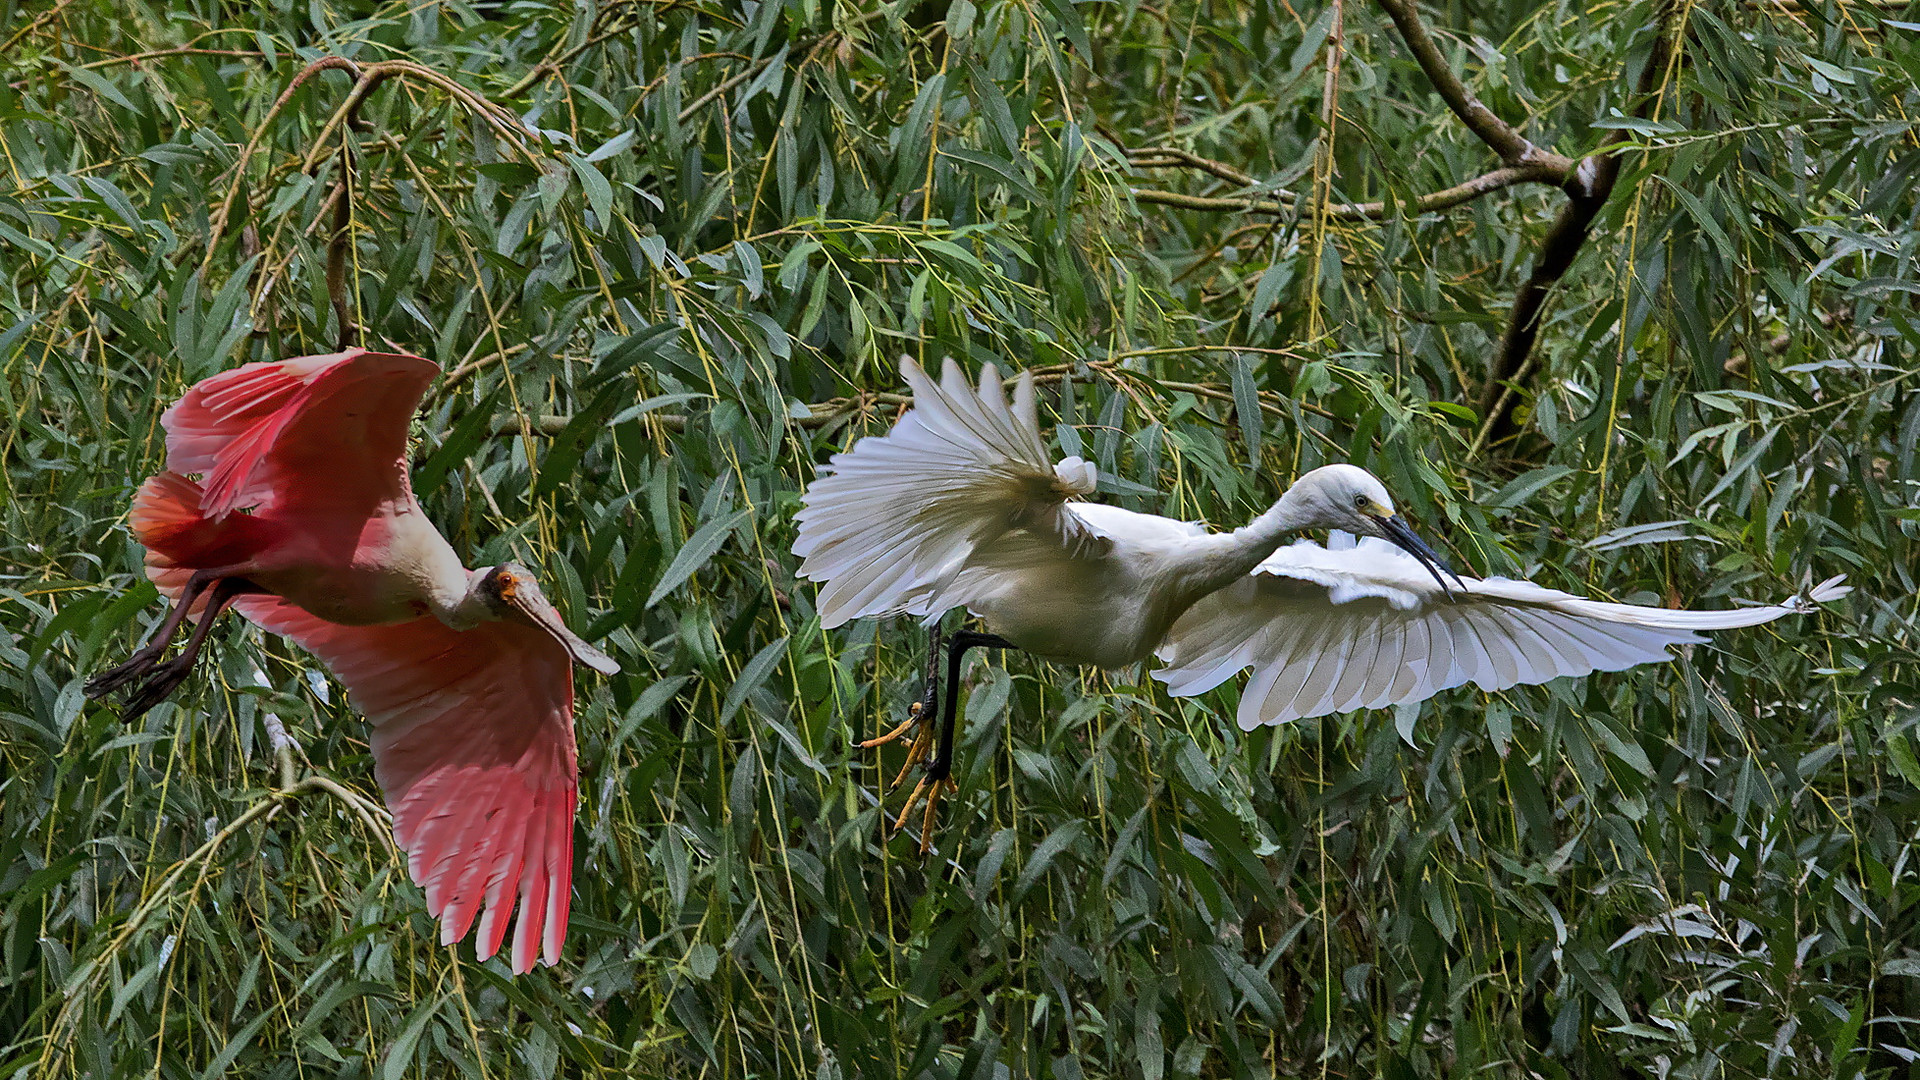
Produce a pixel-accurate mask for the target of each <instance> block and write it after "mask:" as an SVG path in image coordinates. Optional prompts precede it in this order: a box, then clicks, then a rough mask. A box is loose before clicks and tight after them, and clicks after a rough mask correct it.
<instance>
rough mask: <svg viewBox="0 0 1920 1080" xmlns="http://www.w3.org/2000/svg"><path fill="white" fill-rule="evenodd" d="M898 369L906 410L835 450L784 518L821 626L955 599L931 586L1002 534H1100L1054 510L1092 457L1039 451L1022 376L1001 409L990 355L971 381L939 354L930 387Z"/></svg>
mask: <svg viewBox="0 0 1920 1080" xmlns="http://www.w3.org/2000/svg"><path fill="white" fill-rule="evenodd" d="M900 373H901V374H902V375H903V376H905V378H906V380H907V384H908V385H909V386H910V387H912V389H913V408H912V409H911V410H909V411H908V412H907V414H906V415H905V416H903V417H901V418H900V420H899V422H898V423H896V424H894V426H893V430H891V431H889V432H888V433H887V434H885V435H881V436H870V437H868V438H864V439H861V440H860V441H859V442H857V443H855V444H854V446H853V449H851V450H849V451H846V452H845V453H840V454H835V455H834V456H833V458H832V459H831V460H830V461H829V462H828V463H827V464H826V465H825V466H823V467H822V468H821V470H820V475H819V476H818V477H817V478H816V479H815V480H814V482H813V483H812V484H811V485H809V486H808V488H807V492H806V495H805V496H804V497H803V498H802V500H801V501H802V508H801V510H800V512H799V513H798V514H796V515H795V516H794V520H795V521H796V522H797V523H798V524H799V535H798V537H797V538H796V539H795V540H794V543H793V551H794V554H796V555H799V556H801V559H802V561H801V564H800V575H801V576H802V577H806V578H811V579H813V580H815V581H820V582H824V583H825V584H824V585H823V587H822V588H821V590H820V598H819V609H820V621H821V624H822V625H823V626H829V627H833V626H839V625H840V624H842V623H844V622H847V621H849V620H851V619H858V618H864V617H866V616H870V615H888V614H896V613H906V614H912V615H928V614H933V613H936V612H938V611H943V610H945V609H946V608H948V607H952V606H953V605H954V603H956V602H957V601H955V600H952V599H948V598H943V594H944V593H946V592H948V591H949V587H950V586H951V585H952V583H953V582H954V579H955V578H956V577H957V576H958V575H959V574H960V573H961V572H962V571H964V570H965V569H966V568H967V565H968V559H969V557H970V556H971V555H972V554H973V552H974V550H975V549H976V548H977V547H979V546H980V545H982V544H984V543H988V542H991V541H994V540H997V539H1000V538H1002V537H1004V536H1006V535H1007V534H1009V533H1011V532H1013V531H1015V530H1024V531H1026V532H1027V533H1030V534H1034V535H1038V536H1042V537H1046V538H1048V540H1049V542H1050V543H1057V544H1058V545H1059V547H1060V550H1061V551H1062V553H1063V554H1079V553H1083V552H1086V551H1088V550H1089V549H1090V546H1091V545H1099V544H1103V543H1104V541H1103V540H1102V538H1101V537H1100V535H1099V533H1098V531H1097V530H1096V529H1094V528H1093V527H1091V526H1089V525H1088V523H1087V522H1086V521H1084V520H1083V519H1081V518H1080V517H1078V516H1077V515H1075V514H1073V513H1072V512H1070V511H1067V510H1065V507H1066V505H1067V499H1068V498H1069V497H1070V496H1074V495H1085V494H1090V493H1092V491H1093V489H1094V482H1095V472H1094V467H1093V465H1092V463H1091V462H1087V461H1083V460H1081V459H1080V458H1077V457H1075V458H1068V459H1066V460H1065V461H1062V462H1060V463H1059V464H1058V465H1055V464H1053V463H1051V462H1049V461H1048V460H1047V450H1046V444H1045V443H1043V442H1042V441H1041V439H1040V419H1039V410H1038V408H1037V407H1036V405H1035V401H1034V392H1033V375H1032V373H1031V372H1028V373H1024V374H1022V375H1021V377H1020V381H1019V382H1018V383H1017V384H1016V385H1015V386H1014V392H1013V402H1012V404H1011V406H1009V404H1008V402H1007V397H1006V391H1005V389H1004V387H1003V386H1002V385H1001V381H1000V374H999V372H997V371H996V370H994V368H993V365H991V364H989V365H987V366H986V367H984V368H983V369H981V372H980V382H979V385H978V387H977V388H976V387H972V386H969V385H967V379H966V376H965V375H964V374H963V373H962V372H961V370H960V366H959V365H958V364H956V363H954V362H953V361H952V360H948V361H947V362H946V367H945V370H944V371H943V372H942V381H941V382H940V383H937V384H936V383H935V382H934V381H933V379H931V378H930V377H928V375H927V374H926V372H924V371H922V370H921V369H920V366H919V365H918V364H916V363H914V362H913V360H911V359H909V358H902V359H901V361H900Z"/></svg>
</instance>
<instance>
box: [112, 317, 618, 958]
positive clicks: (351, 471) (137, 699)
mask: <svg viewBox="0 0 1920 1080" xmlns="http://www.w3.org/2000/svg"><path fill="white" fill-rule="evenodd" d="M438 372H439V368H438V367H437V366H436V365H435V364H434V363H433V362H432V361H430V360H424V359H421V358H420V357H417V356H405V355H398V354H390V353H376V352H368V351H366V350H363V349H354V350H350V351H348V352H342V353H334V354H331V355H327V356H303V357H300V358H298V359H293V360H282V361H276V362H271V363H256V364H247V365H245V366H242V367H238V368H235V369H233V370H231V371H224V372H221V373H220V374H218V375H215V376H213V377H211V378H208V379H205V380H203V381H202V382H200V383H197V384H195V385H194V386H193V387H192V388H191V389H189V390H188V391H187V393H186V395H185V396H184V397H182V398H181V399H180V400H179V401H178V402H176V403H175V404H174V405H173V407H172V408H170V409H168V410H167V411H166V412H165V413H164V414H162V415H161V418H160V422H161V425H162V426H163V427H164V428H165V429H166V432H167V469H166V471H164V472H161V473H159V474H157V475H155V476H153V477H152V478H150V479H149V480H147V482H146V483H145V484H143V485H141V487H140V490H139V492H138V494H136V495H135V496H134V500H133V512H132V515H131V523H132V526H133V531H134V535H135V536H137V537H138V538H139V540H140V542H141V543H142V544H145V545H146V548H147V559H146V561H147V576H148V577H149V578H151V579H152V580H153V582H154V584H156V585H158V586H159V587H160V590H161V592H163V593H165V594H166V595H168V596H170V597H172V598H173V600H174V604H173V608H172V610H171V612H170V613H169V614H168V615H167V618H166V619H165V621H164V622H162V623H161V625H160V628H159V630H158V631H157V632H156V633H155V634H154V636H153V639H152V640H151V641H149V642H148V643H147V644H146V645H145V646H143V647H142V648H140V649H139V650H138V651H136V652H135V653H134V654H133V656H132V658H131V659H129V660H128V661H127V662H126V663H124V664H121V665H119V666H118V667H115V668H113V669H111V670H109V671H105V672H102V673H101V674H100V675H99V676H97V677H95V678H94V679H93V680H91V681H90V682H89V683H88V684H87V687H86V691H87V694H88V695H89V696H91V697H96V698H97V697H100V696H102V695H104V694H106V693H108V692H110V691H112V690H115V689H117V688H119V687H122V686H131V687H132V689H131V691H130V693H129V697H128V702H127V705H126V710H125V711H126V716H127V718H128V719H131V718H133V717H135V716H138V715H140V714H141V713H143V712H145V711H146V710H148V709H150V708H152V707H153V706H154V705H156V704H158V703H159V702H160V700H161V699H162V698H165V697H166V696H167V695H168V694H169V693H170V692H172V691H173V689H174V688H175V687H177V686H178V685H179V684H180V683H181V681H182V680H184V679H185V678H186V677H187V674H188V673H189V672H190V671H191V670H192V668H193V663H194V658H195V657H196V656H197V655H198V654H199V652H200V649H201V646H202V645H203V644H204V643H205V641H206V637H207V632H208V630H209V629H210V628H211V627H212V625H213V622H214V619H215V618H216V617H218V616H219V614H220V612H221V610H222V609H224V608H225V607H227V606H228V605H229V604H231V605H232V606H233V607H234V608H236V609H237V610H239V611H240V613H241V614H243V615H245V616H246V617H247V618H248V619H251V620H252V621H253V622H255V623H258V624H259V625H260V626H261V627H263V628H264V629H267V630H270V631H272V632H273V633H276V634H281V635H283V636H285V637H288V638H291V639H293V641H295V642H296V643H298V644H299V645H300V646H301V647H302V648H304V649H306V650H307V651H308V652H311V653H313V654H314V655H315V656H318V657H319V658H320V659H321V660H322V661H324V662H325V663H326V665H327V666H328V667H329V668H331V669H332V670H333V673H334V675H335V676H337V677H338V678H339V679H340V681H341V682H342V683H344V684H345V685H346V687H347V690H348V693H349V694H350V695H351V697H352V700H353V703H354V704H355V705H357V706H358V707H359V709H360V711H361V712H363V713H365V714H366V717H367V721H368V723H369V724H371V725H372V727H373V731H372V735H371V738H370V740H369V741H370V743H371V745H372V747H373V755H374V774H375V776H376V777H377V778H378V779H379V781H380V786H381V788H382V789H383V790H384V791H385V793H386V799H387V806H388V808H389V809H391V810H392V811H393V832H394V838H395V840H396V841H398V843H399V845H400V848H401V850H403V851H405V852H406V853H407V866H408V869H409V871H410V872H411V873H412V875H413V880H414V881H415V882H417V883H418V884H419V885H420V886H421V887H422V888H424V889H425V890H426V895H427V908H428V910H429V911H430V912H432V914H433V915H434V916H435V917H437V918H439V919H440V924H441V943H442V944H447V945H451V944H453V943H455V942H457V941H459V940H460V939H461V938H463V937H465V936H466V934H467V930H468V929H469V927H471V926H472V924H473V920H474V916H475V915H476V914H478V915H479V919H480V928H479V935H478V942H477V948H478V953H479V956H480V958H481V959H483V960H484V959H486V958H487V957H490V956H492V955H493V954H494V953H495V952H496V951H498V950H499V948H500V945H501V942H502V940H503V939H504V937H505V936H506V932H507V923H508V919H509V916H510V914H511V913H512V911H513V908H514V904H515V900H516V896H517V899H518V903H519V909H520V914H519V919H518V923H517V925H516V927H515V932H514V938H513V969H514V971H516V972H522V973H524V972H526V971H528V970H529V969H531V968H532V966H533V961H534V957H535V954H536V953H538V954H539V956H540V958H541V959H542V960H544V961H545V962H546V963H548V964H553V963H555V962H557V961H558V960H559V958H560V943H561V940H562V938H563V937H564V936H565V933H566V925H567V906H568V900H569V885H570V883H571V881H572V876H573V810H574V796H575V764H574V744H573V664H574V662H576V661H577V662H579V663H582V664H586V665H587V666H588V667H591V668H593V669H594V670H596V671H600V672H604V673H607V674H612V673H613V672H616V671H618V670H620V668H619V665H618V664H616V663H614V661H613V660H612V659H611V658H610V657H608V656H607V655H606V654H604V653H602V652H601V651H600V650H598V649H596V648H594V647H593V646H592V645H589V644H587V643H586V642H585V641H582V640H581V639H580V638H578V637H576V636H575V635H574V634H573V632H572V631H570V630H568V629H567V627H566V625H565V624H564V623H563V622H561V620H560V614H559V613H558V612H557V611H555V610H554V608H553V605H552V604H550V603H548V602H547V599H546V597H545V596H543V595H542V594H541V592H540V586H539V585H538V584H537V583H536V582H535V581H534V578H533V575H532V574H531V573H529V572H528V571H527V570H526V569H525V568H523V567H521V566H518V565H516V564H514V563H504V564H502V565H499V566H495V567H491V568H488V569H481V570H468V569H466V568H465V567H463V566H462V565H461V564H460V559H459V556H457V555H455V554H454V551H453V548H452V547H451V546H449V545H448V543H447V541H446V539H445V538H444V537H442V536H441V535H440V532H439V530H437V529H435V528H434V527H433V525H432V523H430V522H429V521H427V519H426V516H425V515H424V514H422V513H421V510H420V503H419V502H418V501H417V500H416V499H415V498H414V496H413V488H412V485H411V483H410V482H409V480H408V477H407V455H406V449H407V423H408V420H409V419H410V418H411V417H412V415H413V410H414V408H415V406H416V405H417V403H418V402H419V400H420V395H421V393H422V392H423V391H425V390H426V388H427V385H428V384H429V383H431V382H432V381H433V377H434V375H436V374H437V373H438ZM194 476H199V477H200V479H199V480H195V479H192V477H194ZM195 612H198V622H197V623H195V625H194V628H193V632H192V634H191V635H190V636H189V638H188V640H187V645H186V648H185V650H184V651H183V652H182V653H181V655H180V656H179V657H178V658H176V659H172V660H166V659H163V657H164V656H165V655H166V651H167V645H168V642H169V641H170V640H171V639H172V638H173V636H174V635H175V633H176V632H177V631H178V630H179V629H180V626H181V623H182V622H184V621H185V620H186V619H187V618H189V617H191V616H192V615H193V614H194V613H195Z"/></svg>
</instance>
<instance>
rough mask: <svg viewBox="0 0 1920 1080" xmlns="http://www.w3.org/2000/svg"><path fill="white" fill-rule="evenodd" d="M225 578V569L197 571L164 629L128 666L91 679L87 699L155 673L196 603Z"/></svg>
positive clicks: (183, 587) (102, 694)
mask: <svg viewBox="0 0 1920 1080" xmlns="http://www.w3.org/2000/svg"><path fill="white" fill-rule="evenodd" d="M225 575H226V571H225V570H224V569H222V570H196V571H194V574H193V576H192V577H189V578H188V579H187V583H186V585H184V586H182V587H181V589H180V598H179V599H178V600H175V601H174V602H173V610H172V611H169V612H167V617H166V619H165V620H163V621H162V622H161V623H160V628H159V629H158V630H155V631H154V632H153V637H151V638H149V639H147V643H146V644H145V645H142V646H140V647H139V648H138V649H135V650H134V651H133V655H132V656H129V657H127V659H126V662H125V663H121V664H117V665H115V666H113V667H110V668H108V669H107V670H105V671H103V672H101V673H100V674H98V675H95V676H94V677H93V678H91V679H88V680H87V685H86V687H85V688H84V689H85V691H86V695H87V696H88V697H90V698H96V699H97V698H103V697H106V696H107V695H108V694H111V693H113V692H114V691H115V690H118V689H120V688H121V687H122V686H125V685H126V684H128V683H130V682H132V681H134V680H135V679H138V678H139V677H141V676H142V675H145V674H146V673H147V672H148V671H151V670H152V669H153V666H154V665H155V664H158V663H159V662H160V660H161V658H162V657H164V656H166V655H167V646H168V645H170V644H172V643H173V635H175V634H177V633H179V632H180V624H181V623H182V622H184V621H186V618H187V612H188V610H189V609H191V608H192V607H193V604H194V601H196V600H198V599H199V598H200V594H201V593H202V592H204V591H206V588H207V586H209V585H211V584H213V583H214V582H216V581H219V580H220V579H221V578H222V577H224V576H225Z"/></svg>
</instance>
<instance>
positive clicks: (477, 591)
mask: <svg viewBox="0 0 1920 1080" xmlns="http://www.w3.org/2000/svg"><path fill="white" fill-rule="evenodd" d="M471 573H472V574H473V580H472V583H471V585H470V586H469V588H470V589H471V590H472V593H473V595H474V596H475V597H477V598H479V600H480V602H481V603H482V605H484V606H485V608H486V611H487V614H488V615H489V616H491V617H492V618H494V619H497V620H499V621H502V622H516V623H520V624H521V625H523V626H532V627H535V628H537V629H540V630H545V631H546V632H547V633H549V634H551V635H553V639H554V640H555V641H557V642H559V643H560V646H561V648H564V649H566V650H567V655H568V656H571V657H573V659H574V660H575V661H576V662H577V663H581V664H585V665H586V666H588V667H590V668H592V669H593V670H595V671H598V672H599V673H601V674H602V675H613V674H616V673H617V672H619V670H620V664H619V662H618V661H616V660H614V658H613V657H611V656H608V655H607V654H606V653H603V652H601V651H600V650H599V649H596V648H594V647H593V646H592V645H589V644H587V643H586V641H585V640H583V639H582V638H581V637H580V636H579V635H578V634H575V633H574V632H573V631H572V630H569V629H567V624H566V623H564V622H562V621H561V619H560V612H558V611H556V610H555V609H554V606H553V604H552V603H550V602H548V600H547V596H546V594H545V593H543V592H541V591H540V583H539V582H538V581H535V580H534V577H533V571H531V570H528V569H527V568H526V567H524V566H521V565H520V564H519V563H510V562H508V563H501V564H500V565H499V566H496V567H494V568H493V569H491V570H474V571H471Z"/></svg>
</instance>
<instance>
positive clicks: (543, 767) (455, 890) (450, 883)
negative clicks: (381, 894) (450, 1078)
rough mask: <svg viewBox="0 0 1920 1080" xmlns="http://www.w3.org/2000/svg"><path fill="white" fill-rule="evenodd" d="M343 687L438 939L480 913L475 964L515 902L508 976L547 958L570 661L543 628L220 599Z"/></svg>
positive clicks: (564, 896)
mask: <svg viewBox="0 0 1920 1080" xmlns="http://www.w3.org/2000/svg"><path fill="white" fill-rule="evenodd" d="M234 606H235V607H237V608H238V609H239V610H240V611H241V613H242V614H244V615H246V617H247V618H249V619H251V620H253V621H254V622H256V623H258V624H259V625H260V626H261V627H262V628H264V629H266V630H269V631H271V632H273V633H276V634H281V635H284V636H286V637H288V638H291V639H293V641H295V642H296V643H298V644H299V645H300V646H301V647H302V648H304V649H306V650H307V651H308V652H311V653H313V654H314V655H315V656H318V657H319V658H320V659H321V660H323V661H325V662H326V665H327V667H329V668H331V669H332V670H333V673H334V675H335V676H337V677H338V678H339V680H340V681H341V682H342V683H344V684H346V687H347V691H348V693H349V694H350V695H351V697H352V700H353V705H354V707H355V708H357V709H358V710H359V711H360V712H361V713H363V714H364V715H365V716H366V718H367V722H368V723H369V724H371V725H372V727H373V731H372V735H371V737H370V739H369V741H370V742H371V744H372V746H373V758H374V774H375V776H376V777H377V778H378V779H379V781H380V786H381V788H382V789H383V790H384V791H385V792H386V796H387V806H388V808H389V809H391V810H392V811H393V834H394V839H395V840H396V841H397V842H398V843H399V845H400V848H401V850H402V851H405V852H406V853H407V868H408V870H409V872H411V874H412V875H413V880H414V882H415V883H416V884H418V885H419V886H420V887H421V888H422V889H425V890H426V894H427V910H428V911H429V912H431V913H432V914H433V915H434V916H435V917H436V918H438V919H439V920H440V925H441V933H440V941H441V944H444V945H451V944H453V943H454V942H457V941H459V940H460V939H461V938H463V937H465V936H466V934H467V931H468V929H469V928H470V927H472V925H473V920H474V916H475V915H476V914H478V915H479V917H480V928H479V934H478V939H477V941H476V943H475V944H476V949H477V951H478V953H479V956H480V958H481V959H482V960H484V959H486V958H487V957H489V956H492V955H493V954H494V953H495V952H497V951H498V950H499V948H500V945H501V942H502V941H503V940H504V938H505V936H506V932H507V919H508V916H509V915H510V913H511V912H512V910H513V907H514V903H515V899H516V897H517V898H518V902H519V907H520V917H519V921H518V923H517V925H516V927H515V929H514V935H513V970H514V971H515V972H517V973H524V972H526V971H528V970H531V969H532V967H533V961H534V956H535V953H536V951H537V952H538V954H539V956H540V959H541V960H543V961H544V962H545V963H547V964H554V963H557V962H558V961H559V959H560V945H561V941H562V940H563V938H564V937H565V935H566V927H567V906H568V900H569V896H570V893H571V886H572V881H573V811H574V801H575V793H576V791H577V783H576V779H575V777H576V767H575V760H574V743H573V660H572V658H571V657H570V656H568V654H567V651H566V649H565V648H563V647H562V646H561V645H560V643H559V642H557V641H555V640H554V638H553V637H552V636H551V635H550V634H548V633H547V632H546V631H544V630H540V629H537V628H535V627H531V626H522V625H520V624H518V623H514V622H487V623H482V624H481V625H479V626H477V627H474V628H473V629H471V630H452V629H449V628H448V627H446V626H445V625H443V624H442V623H441V622H440V621H439V620H438V619H434V618H432V617H427V618H422V619H415V620H413V621H411V622H404V623H394V624H390V625H385V626H340V625H337V624H335V623H330V622H327V621H325V620H322V619H319V618H316V617H314V616H312V615H309V614H308V613H307V612H305V611H303V610H301V609H300V608H297V607H294V606H293V605H292V604H289V603H286V602H285V601H283V600H281V599H279V598H278V597H246V598H243V599H241V600H239V601H237V602H236V603H235V605H234Z"/></svg>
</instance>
